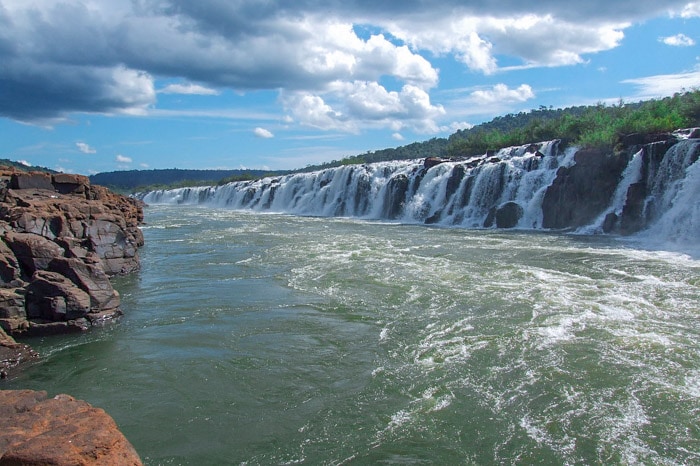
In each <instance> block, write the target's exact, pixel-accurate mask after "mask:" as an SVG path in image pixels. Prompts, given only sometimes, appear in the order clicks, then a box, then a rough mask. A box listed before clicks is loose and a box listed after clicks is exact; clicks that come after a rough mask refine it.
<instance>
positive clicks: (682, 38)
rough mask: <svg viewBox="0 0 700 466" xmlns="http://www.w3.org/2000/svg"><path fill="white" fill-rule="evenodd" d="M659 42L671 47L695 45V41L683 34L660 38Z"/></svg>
mask: <svg viewBox="0 0 700 466" xmlns="http://www.w3.org/2000/svg"><path fill="white" fill-rule="evenodd" d="M659 41H660V42H663V43H664V44H666V45H671V46H673V47H691V46H693V45H695V41H694V40H693V39H691V38H690V37H688V36H686V35H685V34H676V35H675V36H669V37H660V38H659Z"/></svg>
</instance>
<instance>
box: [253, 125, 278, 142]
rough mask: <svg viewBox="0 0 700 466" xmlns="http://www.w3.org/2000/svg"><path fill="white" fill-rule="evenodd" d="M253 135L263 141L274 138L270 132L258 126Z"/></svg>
mask: <svg viewBox="0 0 700 466" xmlns="http://www.w3.org/2000/svg"><path fill="white" fill-rule="evenodd" d="M253 134H255V135H256V136H257V137H259V138H263V139H270V138H274V137H275V135H274V134H272V132H271V131H270V130H267V129H265V128H261V127H259V126H258V127H257V128H255V129H254V130H253Z"/></svg>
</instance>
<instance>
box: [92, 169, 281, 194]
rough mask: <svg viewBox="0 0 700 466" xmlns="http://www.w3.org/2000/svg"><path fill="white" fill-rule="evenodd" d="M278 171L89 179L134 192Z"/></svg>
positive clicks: (136, 173) (167, 172)
mask: <svg viewBox="0 0 700 466" xmlns="http://www.w3.org/2000/svg"><path fill="white" fill-rule="evenodd" d="M274 174H278V172H272V171H268V170H182V169H179V168H169V169H159V170H121V171H113V172H104V173H97V174H96V175H91V176H90V182H91V183H93V184H99V185H101V186H106V187H108V188H110V189H114V190H117V191H135V190H138V189H139V188H144V189H145V188H148V189H156V188H158V187H168V188H172V187H177V186H178V185H180V186H194V185H201V184H217V183H219V182H220V181H222V180H230V181H234V180H245V179H254V178H261V177H264V176H268V175H274Z"/></svg>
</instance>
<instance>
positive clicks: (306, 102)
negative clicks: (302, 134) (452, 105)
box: [283, 81, 445, 133]
mask: <svg viewBox="0 0 700 466" xmlns="http://www.w3.org/2000/svg"><path fill="white" fill-rule="evenodd" d="M283 102H284V105H285V107H286V108H287V110H288V111H289V112H291V115H292V117H293V119H294V121H297V122H299V123H301V124H303V125H307V126H311V127H315V128H319V129H325V130H329V129H335V130H342V131H347V132H358V131H359V130H360V129H361V128H365V127H367V128H385V127H387V128H390V129H391V130H393V131H398V130H400V129H402V128H411V129H413V130H415V131H418V132H423V133H434V132H437V131H438V130H439V129H438V127H437V125H436V123H435V119H436V118H439V117H441V116H443V115H444V114H445V109H444V108H443V107H442V106H441V105H433V104H432V103H431V101H430V95H429V94H428V92H427V91H425V90H424V89H421V88H420V87H418V86H414V85H411V84H405V85H404V86H403V87H402V88H401V90H400V91H389V90H387V89H386V88H385V87H384V86H382V85H380V84H379V83H376V82H366V81H355V82H336V83H334V84H333V85H331V86H329V90H328V91H327V92H326V93H324V95H314V94H311V93H307V92H293V93H286V94H285V95H284V96H283Z"/></svg>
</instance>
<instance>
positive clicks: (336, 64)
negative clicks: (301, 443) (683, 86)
mask: <svg viewBox="0 0 700 466" xmlns="http://www.w3.org/2000/svg"><path fill="white" fill-rule="evenodd" d="M661 3H663V5H661ZM698 10H699V7H698V3H697V2H693V3H687V1H682V0H667V1H665V2H658V1H656V0H620V1H614V2H611V1H609V0H606V1H602V0H595V1H589V2H574V3H570V2H561V1H560V0H542V1H539V2H522V1H518V0H503V1H501V2H497V3H495V2H489V1H486V0H476V1H470V2H464V1H463V0H444V1H442V2H439V3H435V2H432V3H426V2H421V1H417V0H407V1H406V2H367V1H365V0H343V1H341V0H329V1H328V2H325V3H324V4H323V5H322V6H319V3H318V2H317V1H315V0H296V1H291V0H270V1H266V2H263V3H261V2H259V1H254V0H240V1H236V2H222V1H220V0H199V1H197V2H192V1H190V0H158V1H152V0H140V1H133V0H110V1H107V0H91V1H89V2H88V1H85V0H63V1H61V2H55V1H50V0H22V1H20V0H4V1H3V2H2V4H0V62H1V63H2V64H3V65H2V67H0V117H6V118H11V119H14V120H18V121H23V122H31V123H41V122H46V123H48V124H53V123H55V122H59V121H62V120H65V119H67V118H68V116H69V115H70V114H72V113H75V112H83V113H100V114H147V113H148V112H150V111H151V110H152V109H153V107H154V106H155V105H156V103H157V96H158V94H159V93H160V94H168V93H174V94H191V95H214V94H216V93H219V92H221V89H224V88H230V89H234V90H237V91H247V90H258V89H266V90H280V102H281V103H282V104H283V105H284V107H285V109H287V111H288V112H289V114H290V115H289V116H292V117H294V119H295V121H297V122H301V123H303V124H307V125H310V126H314V127H317V128H331V129H333V128H339V129H343V130H350V131H356V130H357V129H358V128H362V127H364V126H366V125H368V124H374V125H379V126H386V127H390V128H391V129H392V130H393V131H398V130H399V129H400V128H401V127H409V126H410V127H414V128H422V129H423V130H424V131H432V130H435V129H437V128H436V126H435V124H436V123H435V120H436V118H440V117H441V115H444V109H442V107H440V106H438V105H434V104H432V103H431V102H430V97H429V93H430V91H431V89H434V88H435V87H436V85H437V84H438V81H439V70H438V69H437V67H436V66H434V65H433V64H432V63H431V61H430V60H431V59H433V58H434V57H446V58H448V59H452V60H457V61H458V62H460V63H462V64H463V65H464V67H465V68H466V69H468V70H470V71H472V72H476V73H481V74H487V75H489V74H494V73H497V72H499V71H503V70H507V69H508V68H504V67H503V65H502V64H501V63H500V61H504V62H507V63H508V64H509V65H508V66H509V67H512V66H516V67H518V66H520V67H536V66H565V65H575V64H578V63H583V62H585V61H586V56H587V55H589V54H594V53H597V52H600V51H604V50H609V49H611V48H614V47H617V46H618V45H619V44H620V42H621V40H622V38H623V37H624V29H625V28H626V27H628V26H629V24H631V23H633V22H635V21H639V20H643V19H646V18H652V17H655V16H658V15H659V14H666V13H667V12H668V11H675V12H677V14H679V15H682V16H684V17H692V16H698V15H699V14H698ZM358 25H362V26H367V28H366V29H365V30H364V31H365V33H363V34H361V33H358V31H357V28H358ZM366 31H371V33H366ZM504 58H507V59H508V60H504ZM514 63H515V65H513V64H514ZM154 76H157V77H159V79H174V80H181V81H182V82H183V83H180V84H169V85H167V86H166V87H164V88H162V89H160V90H159V91H158V92H156V90H155V88H154V81H155V78H154ZM387 82H392V83H395V85H392V86H390V88H389V87H387V86H388V85H387V84H386V83H387ZM192 83H198V84H192ZM520 95H524V94H522V91H520ZM363 97H365V98H369V97H372V98H376V99H378V100H377V101H376V102H373V103H368V102H363V101H362V100H361V99H362V98H363ZM511 98H513V96H511ZM515 98H517V92H516V96H515ZM389 120H393V121H389ZM372 122H373V123H372Z"/></svg>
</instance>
